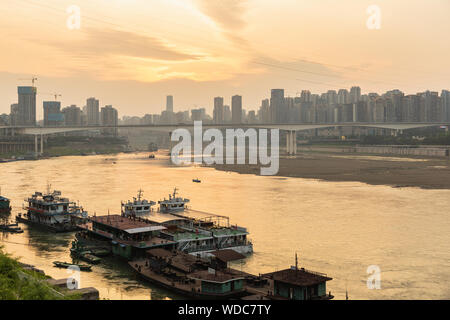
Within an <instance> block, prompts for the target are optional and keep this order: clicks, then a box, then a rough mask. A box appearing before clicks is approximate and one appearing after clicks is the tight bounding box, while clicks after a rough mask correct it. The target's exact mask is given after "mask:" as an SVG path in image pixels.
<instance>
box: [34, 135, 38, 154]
mask: <svg viewBox="0 0 450 320" xmlns="http://www.w3.org/2000/svg"><path fill="white" fill-rule="evenodd" d="M34 154H35V155H37V154H38V136H37V134H35V135H34Z"/></svg>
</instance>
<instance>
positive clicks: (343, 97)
mask: <svg viewBox="0 0 450 320" xmlns="http://www.w3.org/2000/svg"><path fill="white" fill-rule="evenodd" d="M348 97H349V94H348V90H347V89H340V90H339V91H338V97H337V103H338V104H346V103H349V98H348Z"/></svg>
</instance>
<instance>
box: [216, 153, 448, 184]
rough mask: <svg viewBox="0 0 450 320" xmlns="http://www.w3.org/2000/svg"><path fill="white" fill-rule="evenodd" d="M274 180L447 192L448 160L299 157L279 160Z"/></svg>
mask: <svg viewBox="0 0 450 320" xmlns="http://www.w3.org/2000/svg"><path fill="white" fill-rule="evenodd" d="M213 167H214V168H216V169H217V170H222V171H232V172H237V173H241V174H257V175H259V174H260V169H259V168H260V167H259V166H258V165H215V166H213ZM276 176H283V177H298V178H309V179H320V180H326V181H358V182H364V183H368V184H372V185H390V186H393V187H420V188H424V189H450V161H449V160H447V159H436V158H434V159H418V158H399V157H389V156H388V157H386V156H374V155H370V156H369V155H350V154H323V153H309V152H307V153H301V154H299V155H297V156H296V157H283V156H281V157H280V169H279V171H278V174H277V175H276Z"/></svg>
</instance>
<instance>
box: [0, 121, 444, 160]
mask: <svg viewBox="0 0 450 320" xmlns="http://www.w3.org/2000/svg"><path fill="white" fill-rule="evenodd" d="M438 126H445V127H446V131H448V128H449V127H450V122H445V121H444V122H409V123H408V122H395V123H394V122H376V123H368V122H345V123H305V124H276V123H269V124H264V123H262V124H261V123H258V124H202V128H203V130H207V129H211V128H215V129H237V128H242V129H248V128H255V129H279V130H282V131H286V132H287V139H286V150H287V153H288V154H295V153H296V149H297V143H296V134H295V133H296V132H297V131H305V130H314V129H324V128H336V127H359V128H380V129H389V130H393V131H395V132H401V131H403V130H408V129H416V128H426V127H438ZM180 128H184V129H189V130H193V128H194V124H193V123H189V124H183V123H179V124H143V125H98V126H64V127H38V126H34V127H32V126H0V130H1V129H4V130H5V129H6V131H10V132H11V133H12V134H13V135H14V134H25V135H34V137H35V152H36V153H38V138H39V137H40V139H39V140H40V153H41V154H42V153H43V149H44V143H43V141H44V136H45V135H48V134H55V133H64V132H76V131H90V130H102V129H148V130H149V131H157V132H167V133H171V132H172V131H174V130H176V129H180Z"/></svg>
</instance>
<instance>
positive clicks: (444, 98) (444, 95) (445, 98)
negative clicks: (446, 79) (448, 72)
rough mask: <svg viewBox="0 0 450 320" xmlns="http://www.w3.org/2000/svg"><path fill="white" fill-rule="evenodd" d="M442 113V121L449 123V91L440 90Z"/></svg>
mask: <svg viewBox="0 0 450 320" xmlns="http://www.w3.org/2000/svg"><path fill="white" fill-rule="evenodd" d="M441 103H442V113H443V115H444V119H442V120H444V121H450V91H448V90H442V92H441Z"/></svg>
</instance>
